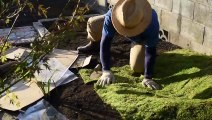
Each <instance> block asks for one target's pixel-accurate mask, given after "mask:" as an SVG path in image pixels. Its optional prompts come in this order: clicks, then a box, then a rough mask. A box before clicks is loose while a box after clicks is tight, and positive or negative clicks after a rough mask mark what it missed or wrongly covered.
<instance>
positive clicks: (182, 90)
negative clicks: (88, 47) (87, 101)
mask: <svg viewBox="0 0 212 120" xmlns="http://www.w3.org/2000/svg"><path fill="white" fill-rule="evenodd" d="M112 71H113V73H114V74H115V77H116V80H117V83H115V84H112V85H110V86H107V87H104V88H97V87H95V88H96V91H97V93H98V94H99V96H100V97H101V98H102V99H103V100H104V101H105V102H106V103H108V104H110V105H111V106H112V107H114V108H115V109H116V110H117V111H119V112H120V114H121V116H122V117H123V119H127V120H131V119H133V120H135V119H157V120H158V119H179V120H189V119H190V120H195V119H198V120H209V119H211V116H212V56H204V55H200V54H197V53H194V52H190V51H188V50H183V49H181V50H175V51H171V52H167V53H164V54H162V55H160V56H158V58H157V63H156V68H155V78H154V79H155V80H156V81H157V82H158V83H160V84H161V85H162V86H163V89H162V90H158V91H153V90H150V89H148V88H144V87H142V85H141V80H142V77H132V76H131V75H132V71H131V70H130V68H129V66H128V65H127V66H123V67H120V68H112ZM85 73H86V72H85V70H84V73H81V75H82V76H83V79H84V80H85V79H87V80H89V78H88V77H85V76H88V74H89V73H87V74H85Z"/></svg>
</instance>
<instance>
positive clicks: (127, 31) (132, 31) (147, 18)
mask: <svg viewBox="0 0 212 120" xmlns="http://www.w3.org/2000/svg"><path fill="white" fill-rule="evenodd" d="M144 1H145V2H143V4H144V8H143V9H144V10H145V11H144V19H143V20H142V21H141V22H140V23H139V24H138V25H137V26H135V27H133V28H126V27H124V26H123V25H121V24H120V22H119V21H118V19H117V15H116V12H114V11H116V10H117V8H118V7H119V6H120V5H121V4H122V3H123V2H124V0H119V1H118V2H117V3H116V5H115V6H114V8H113V11H112V24H113V26H114V28H115V29H116V31H117V32H118V33H119V34H121V35H123V36H126V37H133V36H136V35H139V34H140V33H142V32H144V30H145V29H146V28H147V27H148V25H149V24H150V22H151V20H152V8H151V5H150V4H149V2H148V1H146V0H144Z"/></svg>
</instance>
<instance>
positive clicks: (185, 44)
mask: <svg viewBox="0 0 212 120" xmlns="http://www.w3.org/2000/svg"><path fill="white" fill-rule="evenodd" d="M169 41H170V42H171V43H173V44H175V45H178V46H180V47H182V48H186V49H191V41H190V40H188V39H187V38H185V37H182V36H180V34H178V33H173V32H169Z"/></svg>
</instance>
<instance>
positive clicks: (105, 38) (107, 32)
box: [100, 10, 115, 71]
mask: <svg viewBox="0 0 212 120" xmlns="http://www.w3.org/2000/svg"><path fill="white" fill-rule="evenodd" d="M111 13H112V10H109V11H108V12H107V14H105V20H104V25H103V30H102V38H101V43H100V60H101V63H102V70H103V71H104V70H110V67H111V66H110V59H111V53H110V47H111V43H112V40H113V37H114V34H115V29H114V27H113V24H112V21H111Z"/></svg>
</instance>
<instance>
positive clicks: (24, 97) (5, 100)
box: [0, 70, 77, 111]
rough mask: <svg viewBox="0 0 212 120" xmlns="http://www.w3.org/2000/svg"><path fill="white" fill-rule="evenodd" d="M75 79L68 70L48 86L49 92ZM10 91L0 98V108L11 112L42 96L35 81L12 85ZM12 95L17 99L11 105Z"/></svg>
mask: <svg viewBox="0 0 212 120" xmlns="http://www.w3.org/2000/svg"><path fill="white" fill-rule="evenodd" d="M76 79H77V76H76V75H74V74H73V73H72V72H71V71H69V70H68V71H67V72H66V73H65V75H63V76H62V78H61V79H60V80H59V82H58V83H56V84H54V83H52V84H50V91H52V90H53V89H54V88H56V87H58V86H60V85H62V84H64V83H68V82H71V81H73V80H76ZM10 91H11V93H9V94H8V95H5V94H4V95H3V97H1V98H0V107H1V108H3V109H7V110H11V111H17V110H20V109H22V108H23V107H26V106H28V105H30V104H32V103H34V102H35V101H37V100H39V99H40V98H42V97H43V96H44V94H43V92H42V90H41V89H40V88H39V87H38V85H37V83H36V81H35V80H32V81H31V82H28V83H26V82H24V81H21V82H19V83H17V84H16V85H14V86H13V87H12V88H11V89H10ZM14 95H15V96H17V99H16V100H15V101H14V103H13V104H12V103H11V98H13V97H14Z"/></svg>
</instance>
